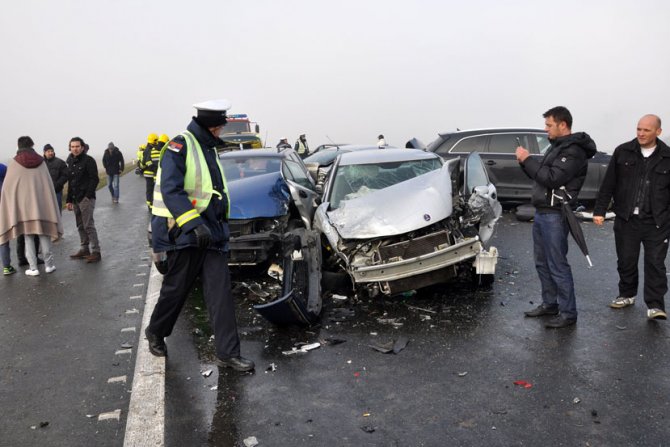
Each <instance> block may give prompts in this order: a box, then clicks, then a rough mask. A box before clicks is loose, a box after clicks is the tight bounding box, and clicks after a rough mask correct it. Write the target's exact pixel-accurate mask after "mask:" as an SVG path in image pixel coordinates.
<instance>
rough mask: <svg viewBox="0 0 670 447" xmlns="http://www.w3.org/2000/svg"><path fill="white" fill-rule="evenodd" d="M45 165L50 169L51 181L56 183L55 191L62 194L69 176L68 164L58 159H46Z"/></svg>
mask: <svg viewBox="0 0 670 447" xmlns="http://www.w3.org/2000/svg"><path fill="white" fill-rule="evenodd" d="M44 163H45V164H46V165H47V169H49V174H50V175H51V180H52V181H53V182H54V189H55V190H56V192H61V191H62V190H63V186H65V184H66V183H67V179H68V176H69V172H68V168H67V163H65V162H64V161H63V160H61V159H60V158H58V157H53V158H50V159H48V158H46V157H44Z"/></svg>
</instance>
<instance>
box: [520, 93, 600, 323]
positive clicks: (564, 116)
mask: <svg viewBox="0 0 670 447" xmlns="http://www.w3.org/2000/svg"><path fill="white" fill-rule="evenodd" d="M542 116H543V117H544V119H545V121H544V123H545V130H546V131H547V133H548V134H549V141H550V142H551V147H550V148H549V150H547V152H546V153H545V155H544V157H543V158H542V159H537V158H533V157H530V156H529V152H528V150H526V149H525V148H523V147H521V146H519V147H518V148H517V149H516V158H517V160H518V161H519V163H520V164H521V168H522V169H523V171H524V172H525V173H526V175H527V176H528V177H530V178H531V179H532V180H534V183H533V192H532V203H533V205H535V217H534V221H533V251H534V258H535V268H536V270H537V274H538V276H539V277H540V284H541V287H542V304H540V305H539V306H538V307H537V308H535V309H533V310H530V311H528V312H525V315H526V316H527V317H541V316H544V315H555V317H554V318H553V319H552V320H550V321H549V322H547V324H545V326H546V327H547V328H563V327H567V326H570V325H573V324H575V323H576V322H577V300H576V298H575V285H574V281H573V279H572V270H571V269H570V264H568V260H567V254H568V231H569V230H568V224H567V222H566V220H565V218H564V216H563V215H562V212H561V199H562V198H564V197H565V194H567V198H568V199H569V200H570V203H574V202H575V201H576V200H577V196H578V194H579V190H580V189H581V188H582V185H583V184H584V179H585V178H586V171H587V168H588V159H589V158H591V157H593V156H594V155H595V153H596V144H595V143H594V142H593V140H592V139H591V137H589V136H588V135H587V134H586V133H584V132H577V133H574V134H573V133H572V130H571V128H572V115H571V114H570V111H569V110H568V109H566V108H565V107H562V106H558V107H554V108H552V109H549V110H548V111H546V112H545V113H544V114H543V115H542ZM564 193H565V194H564Z"/></svg>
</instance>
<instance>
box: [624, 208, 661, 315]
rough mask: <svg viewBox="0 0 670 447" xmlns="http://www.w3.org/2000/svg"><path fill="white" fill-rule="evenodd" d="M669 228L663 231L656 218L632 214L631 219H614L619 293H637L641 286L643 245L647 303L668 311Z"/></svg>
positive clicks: (630, 294) (628, 294) (650, 306)
mask: <svg viewBox="0 0 670 447" xmlns="http://www.w3.org/2000/svg"><path fill="white" fill-rule="evenodd" d="M667 237H668V235H667V231H661V230H660V229H659V228H657V227H656V224H655V223H654V221H653V220H647V219H640V218H639V217H637V216H633V217H631V218H630V219H629V220H628V222H626V221H625V220H623V219H620V218H618V217H617V218H616V219H615V220H614V241H615V243H616V254H617V270H618V271H619V296H627V297H630V296H635V295H637V289H638V271H637V264H638V260H639V258H640V245H642V246H643V247H644V302H645V303H646V304H647V306H648V307H649V308H650V309H652V308H656V309H661V310H665V302H664V299H663V297H664V296H665V294H666V292H667V291H668V279H667V277H666V276H665V256H666V255H667V254H668V239H667Z"/></svg>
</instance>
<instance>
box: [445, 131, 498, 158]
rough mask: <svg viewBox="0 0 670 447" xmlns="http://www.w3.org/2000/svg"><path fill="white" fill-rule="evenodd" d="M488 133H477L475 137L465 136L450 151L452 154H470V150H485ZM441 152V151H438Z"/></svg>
mask: <svg viewBox="0 0 670 447" xmlns="http://www.w3.org/2000/svg"><path fill="white" fill-rule="evenodd" d="M487 138H488V135H477V136H475V137H465V138H463V139H462V140H460V141H459V142H458V143H456V144H455V145H454V147H452V148H451V150H450V151H449V153H450V154H453V153H459V154H469V153H470V152H484V148H485V147H486V139H487ZM438 153H439V152H438Z"/></svg>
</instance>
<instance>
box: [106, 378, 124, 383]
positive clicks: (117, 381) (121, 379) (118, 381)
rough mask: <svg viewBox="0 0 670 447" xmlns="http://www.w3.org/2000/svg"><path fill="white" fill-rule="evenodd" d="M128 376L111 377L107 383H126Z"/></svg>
mask: <svg viewBox="0 0 670 447" xmlns="http://www.w3.org/2000/svg"><path fill="white" fill-rule="evenodd" d="M126 378H127V377H126V376H118V377H110V378H109V379H107V383H126Z"/></svg>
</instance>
